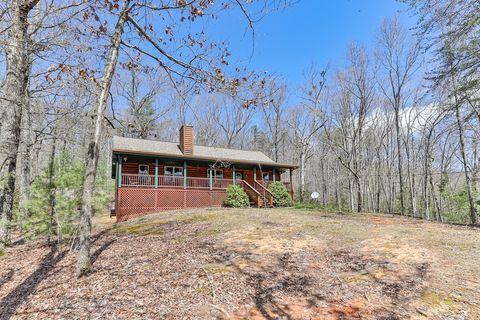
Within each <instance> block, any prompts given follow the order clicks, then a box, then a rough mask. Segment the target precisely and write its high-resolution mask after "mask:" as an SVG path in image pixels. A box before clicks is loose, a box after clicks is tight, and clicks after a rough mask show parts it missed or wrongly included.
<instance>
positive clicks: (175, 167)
mask: <svg viewBox="0 0 480 320" xmlns="http://www.w3.org/2000/svg"><path fill="white" fill-rule="evenodd" d="M167 168H171V169H172V175H171V176H170V175H168V176H167V174H166V173H167ZM175 169H181V171H182V177H183V174H184V172H183V167H177V166H165V167H164V168H163V175H164V176H166V177H180V176H176V175H175Z"/></svg>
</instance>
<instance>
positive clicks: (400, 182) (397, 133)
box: [395, 103, 405, 216]
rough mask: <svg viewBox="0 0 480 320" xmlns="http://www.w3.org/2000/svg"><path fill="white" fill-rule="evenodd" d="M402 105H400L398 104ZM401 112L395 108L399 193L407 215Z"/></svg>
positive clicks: (403, 213) (401, 207)
mask: <svg viewBox="0 0 480 320" xmlns="http://www.w3.org/2000/svg"><path fill="white" fill-rule="evenodd" d="M398 105H400V103H398ZM399 113H400V110H399V107H396V108H395V132H396V140H397V141H396V142H397V157H398V159H397V161H398V178H399V186H398V187H399V189H400V190H399V192H400V214H401V215H402V216H404V215H405V199H404V195H403V189H404V188H403V170H402V143H401V139H400V115H399Z"/></svg>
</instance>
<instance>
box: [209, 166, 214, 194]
mask: <svg viewBox="0 0 480 320" xmlns="http://www.w3.org/2000/svg"><path fill="white" fill-rule="evenodd" d="M208 173H209V175H208V177H209V178H210V191H212V189H213V174H212V173H213V172H212V166H210V167H209V168H208Z"/></svg>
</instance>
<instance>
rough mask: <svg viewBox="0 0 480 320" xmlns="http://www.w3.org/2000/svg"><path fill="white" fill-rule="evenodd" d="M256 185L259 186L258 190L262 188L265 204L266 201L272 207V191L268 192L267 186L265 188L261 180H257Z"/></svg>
mask: <svg viewBox="0 0 480 320" xmlns="http://www.w3.org/2000/svg"><path fill="white" fill-rule="evenodd" d="M257 185H258V186H259V187H260V190H262V193H263V198H264V199H265V200H266V201H265V202H266V203H265V206H266V205H267V202H268V204H269V205H270V206H272V207H273V193H272V192H270V190H268V189H267V188H265V186H264V185H263V184H262V183H261V182H260V183H258V182H257ZM267 197H268V198H267Z"/></svg>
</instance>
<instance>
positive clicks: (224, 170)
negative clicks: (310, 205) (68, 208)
mask: <svg viewBox="0 0 480 320" xmlns="http://www.w3.org/2000/svg"><path fill="white" fill-rule="evenodd" d="M112 156H113V170H112V177H113V178H114V179H116V184H115V185H116V197H115V208H114V209H113V210H112V214H113V215H116V217H117V221H123V220H127V219H129V218H132V217H136V216H140V215H144V214H147V213H152V212H159V211H163V210H171V209H180V208H201V207H218V206H222V205H223V203H224V201H225V199H226V197H227V192H226V189H227V187H228V186H229V185H230V184H238V185H240V186H241V187H242V188H243V189H244V190H245V192H246V193H247V194H248V196H249V198H250V203H251V205H254V206H256V207H271V206H273V199H272V195H271V193H270V192H269V191H268V189H267V188H268V185H269V184H270V183H272V182H275V181H281V176H282V173H286V174H284V175H283V176H287V177H289V181H287V182H283V183H284V184H285V186H286V187H287V190H288V191H289V193H290V196H291V197H292V198H293V186H292V170H294V169H295V168H296V166H293V165H289V164H281V163H276V162H275V161H273V160H272V159H270V158H269V157H267V156H266V155H265V154H263V153H262V152H259V151H246V150H235V149H225V148H215V147H204V146H197V145H194V144H193V127H191V126H182V127H181V128H180V141H179V143H178V144H177V143H172V142H163V141H155V140H144V139H132V138H124V137H118V136H114V137H113V152H112ZM287 173H288V174H287Z"/></svg>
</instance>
